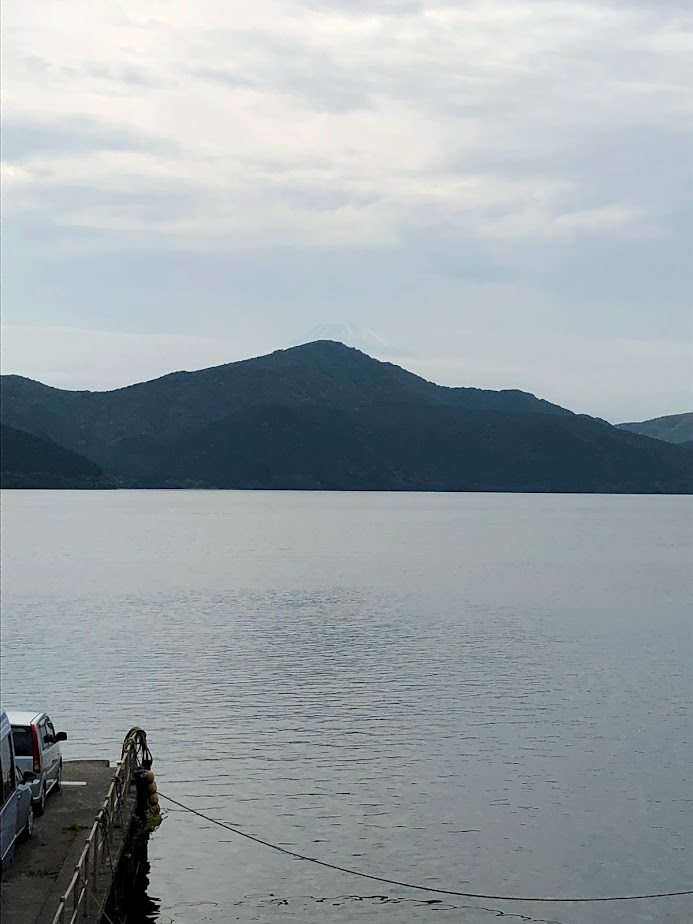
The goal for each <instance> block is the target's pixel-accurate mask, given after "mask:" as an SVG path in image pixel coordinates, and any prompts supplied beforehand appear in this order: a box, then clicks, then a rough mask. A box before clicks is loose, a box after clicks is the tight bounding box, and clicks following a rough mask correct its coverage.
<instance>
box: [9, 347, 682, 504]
mask: <svg viewBox="0 0 693 924" xmlns="http://www.w3.org/2000/svg"><path fill="white" fill-rule="evenodd" d="M2 386H3V387H2V398H3V402H2V415H3V420H4V421H5V422H6V423H8V424H11V425H13V426H18V427H21V428H22V429H25V430H29V431H31V432H33V433H35V434H36V435H38V436H41V437H49V438H51V439H53V440H54V441H55V442H56V443H60V444H61V445H63V446H65V447H67V448H68V449H72V450H76V451H79V452H80V453H82V454H84V455H86V456H88V457H89V458H91V459H93V460H95V461H96V462H97V463H99V464H100V465H102V466H103V467H104V468H105V469H106V470H107V471H108V472H110V473H112V474H114V475H116V476H118V478H119V481H120V483H121V484H125V485H131V486H151V487H156V486H179V485H193V486H203V487H224V488H227V487H233V488H305V489H332V490H351V489H362V490H412V491H414V490H434V491H468V490H471V491H474V490H476V491H481V490H487V491H565V492H568V491H586V492H587V491H589V492H633V493H642V492H646V493H688V492H690V491H691V490H692V487H691V462H693V454H691V452H690V451H689V450H687V449H685V448H681V447H678V446H671V445H668V444H665V443H662V442H661V441H658V440H653V439H649V438H647V437H645V436H640V435H638V434H634V433H630V432H627V431H625V430H620V429H618V428H616V427H613V426H611V425H610V424H608V423H606V422H605V421H600V420H595V419H593V418H589V417H585V416H583V415H576V414H572V413H571V412H570V411H568V410H566V409H565V408H562V407H559V406H558V405H555V404H551V403H550V402H548V401H544V400H542V399H540V398H537V397H535V396H534V395H531V394H528V393H526V392H521V391H514V390H509V391H487V390H482V389H475V388H446V387H443V386H440V385H436V384H434V383H432V382H428V381H426V380H425V379H422V378H419V377H418V376H416V375H413V374H412V373H410V372H407V371H406V370H404V369H401V368H400V367H398V366H395V365H392V364H390V363H384V362H379V361H377V360H374V359H372V358H370V357H369V356H366V355H365V354H364V353H361V352H360V351H358V350H356V349H352V348H350V347H346V346H344V345H343V344H340V343H335V342H330V341H317V342H313V343H309V344H304V345H302V346H300V347H295V348H292V349H288V350H279V351H277V352H275V353H272V354H270V355H268V356H262V357H258V358H256V359H250V360H245V361H242V362H237V363H231V364H228V365H223V366H216V367H214V368H211V369H203V370H201V371H199V372H192V373H188V372H177V373H172V374H171V375H167V376H164V377H162V378H160V379H155V380H153V381H151V382H144V383H140V384H138V385H131V386H129V387H127V388H121V389H118V390H116V391H111V392H87V391H82V392H67V391H62V390H60V389H56V388H50V387H48V386H46V385H42V384H40V383H38V382H33V381H31V380H30V379H25V378H22V377H20V376H5V377H4V378H3V383H2Z"/></svg>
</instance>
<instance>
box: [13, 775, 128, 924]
mask: <svg viewBox="0 0 693 924" xmlns="http://www.w3.org/2000/svg"><path fill="white" fill-rule="evenodd" d="M114 772H115V770H114V768H113V767H111V766H109V762H108V761H107V760H69V761H65V763H64V764H63V783H64V784H66V785H63V787H62V789H61V791H60V792H57V793H56V792H53V793H51V794H50V795H49V796H48V799H47V800H46V811H45V813H44V814H43V815H42V816H41V817H40V818H36V820H35V822H34V835H33V837H32V838H31V839H30V840H28V841H24V842H22V843H20V844H17V849H16V852H15V857H14V860H13V862H12V865H11V866H10V869H9V871H7V872H5V873H4V875H3V882H2V886H0V920H1V921H2V924H50V922H51V921H52V920H53V917H54V915H55V912H56V911H57V910H58V904H59V901H60V896H61V895H63V894H64V892H65V889H66V888H67V886H68V885H69V882H70V879H71V878H72V874H73V873H74V870H75V866H76V864H77V861H78V860H79V856H80V854H81V852H82V849H83V848H84V844H85V843H86V839H87V836H88V834H89V831H90V830H91V826H92V825H93V824H94V819H95V818H96V816H97V814H98V813H99V810H100V809H101V806H102V804H103V801H104V799H105V798H106V793H107V792H108V787H109V786H110V785H111V780H112V779H113V774H114ZM72 783H84V784H85V785H78V786H75V785H70V784H72Z"/></svg>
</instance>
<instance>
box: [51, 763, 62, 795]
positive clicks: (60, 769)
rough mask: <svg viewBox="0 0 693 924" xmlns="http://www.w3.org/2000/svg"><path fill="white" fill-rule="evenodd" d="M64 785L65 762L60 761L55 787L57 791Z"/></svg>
mask: <svg viewBox="0 0 693 924" xmlns="http://www.w3.org/2000/svg"><path fill="white" fill-rule="evenodd" d="M62 785H63V762H62V760H61V761H60V764H59V765H58V776H57V777H56V779H55V786H54V787H53V788H54V789H55V791H56V792H60V790H61V788H62Z"/></svg>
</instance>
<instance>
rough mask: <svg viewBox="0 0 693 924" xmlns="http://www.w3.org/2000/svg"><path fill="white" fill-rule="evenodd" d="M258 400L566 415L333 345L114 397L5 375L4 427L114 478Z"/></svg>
mask: <svg viewBox="0 0 693 924" xmlns="http://www.w3.org/2000/svg"><path fill="white" fill-rule="evenodd" d="M259 402H269V403H275V404H286V405H291V406H301V405H310V404H315V403H321V404H324V405H329V406H331V407H335V408H342V409H349V410H354V409H356V408H359V407H362V406H364V405H368V404H372V403H374V402H386V403H391V404H403V405H408V404H410V403H411V402H423V403H425V404H432V405H437V404H443V405H446V406H450V407H461V408H480V409H487V410H491V409H495V410H508V411H512V410H529V411H540V412H545V413H551V414H569V411H566V410H565V409H564V408H561V407H558V406H557V405H554V404H550V403H549V402H548V401H543V400H541V399H539V398H536V397H534V395H530V394H527V393H526V392H521V391H486V390H483V389H477V388H445V387H443V386H441V385H435V384H433V383H432V382H427V381H426V380H425V379H422V378H419V376H417V375H414V374H413V373H411V372H407V371H405V370H404V369H401V368H400V367H399V366H394V365H392V364H391V363H383V362H379V361H378V360H375V359H371V357H369V356H366V355H365V354H364V353H361V352H360V351H359V350H356V349H352V348H351V347H347V346H344V345H343V344H341V343H335V342H331V341H317V342H314V343H308V344H304V345H303V346H299V347H293V348H292V349H288V350H278V351H277V352H275V353H271V354H269V355H268V356H260V357H258V358H256V359H247V360H243V361H241V362H235V363H229V364H227V365H223V366H214V367H212V368H210V369H202V370H200V371H199V372H174V373H171V374H170V375H166V376H163V377H162V378H159V379H154V380H153V381H151V382H143V383H141V384H138V385H130V386H128V387H127V388H119V389H117V390H115V391H108V392H89V391H63V390H61V389H59V388H51V387H49V386H47V385H42V384H40V383H39V382H34V381H32V380H31V379H25V378H22V377H21V376H16V375H8V376H3V377H2V420H3V422H5V423H7V424H10V425H11V426H15V427H19V428H21V429H23V430H28V431H30V432H31V433H35V434H37V435H38V436H42V437H47V438H49V439H53V440H55V441H56V442H57V443H59V444H60V445H62V446H66V447H67V448H69V449H73V450H74V451H76V452H81V453H83V454H84V455H86V456H88V457H89V458H91V459H94V460H95V461H96V462H98V463H99V464H100V465H102V466H104V467H105V468H106V469H107V470H108V471H118V472H121V471H124V472H136V473H140V472H141V471H142V459H143V458H146V456H147V455H148V453H149V452H150V451H151V450H152V449H153V447H154V446H155V445H157V444H158V443H159V442H160V441H162V440H168V439H171V438H175V437H178V436H179V435H180V434H181V433H182V432H183V431H186V430H190V429H193V428H196V427H199V426H202V425H203V424H205V423H212V422H213V421H215V420H218V419H219V418H221V417H224V416H226V415H228V414H232V413H234V412H238V411H241V410H243V409H246V408H250V407H252V406H253V405H255V404H257V403H259Z"/></svg>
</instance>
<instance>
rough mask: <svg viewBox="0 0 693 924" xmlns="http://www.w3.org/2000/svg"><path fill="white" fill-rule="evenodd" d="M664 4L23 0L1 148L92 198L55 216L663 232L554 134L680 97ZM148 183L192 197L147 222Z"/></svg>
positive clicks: (683, 81)
mask: <svg viewBox="0 0 693 924" xmlns="http://www.w3.org/2000/svg"><path fill="white" fill-rule="evenodd" d="M669 9H670V11H671V13H670V14H669V15H667V13H666V10H665V11H664V12H662V10H661V9H660V10H659V11H652V10H648V9H647V8H646V7H638V6H637V5H636V6H634V7H633V6H628V5H625V4H611V5H608V4H607V5H606V6H604V4H596V3H585V2H583V3H571V2H561V3H555V2H551V3H548V2H537V0H535V2H531V3H527V4H517V3H514V2H510V0H492V2H486V3H474V2H472V3H469V4H464V5H459V4H451V3H446V2H430V3H426V4H424V3H377V2H375V3H368V4H350V5H349V6H344V5H338V4H333V5H329V4H327V5H324V4H315V3H307V2H299V0H285V2H282V3H281V4H280V3H277V2H271V0H265V2H259V3H257V4H253V5H252V8H251V7H250V6H249V5H247V4H241V3H233V2H232V3H228V2H224V3H222V2H219V0H203V2H201V3H200V4H196V6H195V8H194V10H193V9H192V8H188V7H186V6H185V5H183V4H180V3H163V2H155V3H152V4H148V5H147V7H146V13H145V12H143V10H142V9H140V8H138V7H137V6H136V5H134V4H132V3H126V4H124V5H123V6H122V10H124V13H123V14H118V13H117V12H115V8H114V10H112V9H111V8H110V7H109V6H108V5H106V4H105V3H98V2H97V3H94V2H89V3H86V2H84V0H81V2H76V3H75V4H74V5H73V6H72V7H71V11H70V15H69V16H67V15H65V12H64V10H63V9H62V8H60V10H59V9H58V8H57V7H53V6H52V5H50V4H45V3H41V2H36V0H33V2H29V3H27V4H26V5H23V6H22V10H20V11H13V12H12V14H11V15H10V16H9V23H7V22H6V26H5V29H6V32H7V33H8V35H7V41H6V49H7V52H6V56H7V57H9V61H7V62H6V64H5V69H6V84H7V85H8V86H9V93H7V94H6V100H5V111H6V120H7V121H6V126H5V133H6V137H7V142H6V156H7V159H8V161H9V165H10V167H15V168H17V169H19V168H21V169H23V170H24V171H26V172H27V175H28V176H29V177H30V179H31V182H32V183H33V185H34V186H36V187H37V188H40V189H41V192H42V194H43V192H44V191H45V190H46V189H47V188H54V187H58V186H64V187H69V188H74V187H75V186H82V187H85V188H89V189H92V190H94V191H95V192H97V193H102V194H103V196H104V200H103V203H102V206H101V208H99V209H92V210H90V211H88V212H84V211H83V210H78V211H77V213H76V214H70V210H69V208H63V210H62V212H61V213H60V214H56V215H54V216H53V217H54V220H56V221H58V222H60V223H63V224H69V223H77V224H85V223H87V224H91V225H93V226H94V227H95V228H104V227H105V228H108V227H118V228H122V227H126V226H127V224H128V222H129V223H130V225H131V228H132V230H133V231H138V230H148V231H156V232H159V233H161V234H162V235H166V236H173V237H176V236H178V237H180V236H182V237H183V238H185V239H186V241H187V240H189V239H190V237H191V236H196V235H200V234H202V235H209V236H215V235H219V234H225V233H232V234H236V233H237V234H240V235H253V236H257V237H258V239H259V242H260V244H261V241H262V239H263V237H264V234H265V233H267V234H269V235H270V236H272V237H274V238H276V236H277V235H286V234H287V233H288V234H291V235H292V237H293V240H294V242H295V241H296V240H298V241H300V242H302V243H306V244H321V243H324V242H325V241H328V242H330V243H331V244H335V245H350V244H353V243H354V242H357V241H361V240H362V239H363V236H364V235H366V236H367V237H368V239H369V240H371V241H372V242H373V243H374V244H375V243H378V242H379V243H381V244H383V245H386V246H387V245H391V244H392V243H393V242H395V241H397V240H398V233H399V230H400V228H401V227H402V225H403V224H406V222H407V221H408V219H409V218H410V217H411V216H413V215H417V216H418V215H421V214H423V215H424V216H428V217H429V219H430V220H432V221H438V220H440V221H445V220H446V219H448V218H452V219H454V220H456V221H458V222H459V223H460V224H461V225H468V226H474V225H475V224H476V223H480V225H481V226H482V228H488V227H492V228H499V227H502V228H503V233H504V234H506V235H508V234H513V233H516V234H517V235H519V236H522V237H524V236H526V235H527V234H529V235H532V234H537V235H538V236H539V237H543V236H545V235H546V234H547V233H552V232H553V231H554V230H555V229H556V227H557V226H558V227H559V228H560V231H561V233H562V234H566V233H568V232H573V233H575V234H583V233H588V232H591V231H594V232H595V233H598V234H601V233H603V231H604V228H605V224H606V223H608V224H609V226H610V230H611V233H614V234H617V233H619V232H620V231H624V232H625V233H627V232H628V228H629V225H634V224H637V223H638V222H640V221H641V220H643V218H644V220H645V221H647V222H648V223H650V224H652V225H653V226H657V223H658V215H657V212H658V211H659V207H658V204H657V201H656V200H654V199H651V200H649V201H647V202H646V203H644V204H643V202H642V198H643V196H642V189H638V188H636V184H635V183H634V182H632V183H630V184H629V185H628V187H627V188H625V189H624V188H621V189H619V190H618V193H617V195H618V198H616V199H614V193H613V192H612V191H610V189H609V188H608V187H607V186H605V185H604V186H601V187H598V188H595V184H594V182H593V180H592V179H591V178H588V177H586V176H584V175H581V171H580V166H579V164H577V163H576V162H575V161H574V160H572V162H571V159H570V156H569V155H568V154H567V151H566V148H568V147H569V146H570V144H571V143H572V141H574V139H575V137H576V136H578V135H579V136H580V137H581V138H582V139H583V142H582V147H583V148H584V147H585V146H589V145H585V138H586V137H590V136H591V137H592V138H593V140H594V141H595V142H598V141H599V138H600V135H601V133H603V132H607V131H608V132H611V133H612V135H613V133H614V131H616V132H618V130H619V127H620V130H621V131H622V132H624V133H628V132H632V131H633V129H634V127H636V126H639V125H642V124H643V123H644V122H645V123H649V124H650V125H651V126H652V127H655V126H657V125H661V124H668V123H669V122H670V121H671V119H672V116H673V115H677V114H678V115H682V114H683V113H684V112H686V111H690V98H689V97H690V94H689V92H688V75H687V71H686V64H685V59H686V45H687V42H688V40H689V39H690V33H688V32H687V31H685V29H684V28H683V26H682V24H681V22H680V21H679V19H677V18H676V17H675V16H674V15H673V13H674V12H675V11H676V9H677V7H676V6H675V5H674V4H672V5H670V7H669ZM39 12H40V13H41V19H40V20H39V19H38V15H37V14H38V13H39ZM77 22H79V23H80V26H81V28H79V29H75V28H74V26H75V23H77ZM29 34H31V37H32V41H31V53H30V54H29V52H28V48H27V39H26V36H27V35H29ZM15 39H16V41H15ZM37 61H41V62H42V69H41V70H40V72H39V77H38V79H37V73H36V68H37ZM623 153H624V154H625V153H626V152H625V150H624V151H623ZM537 163H539V164H540V165H541V166H540V172H537ZM640 179H641V178H640ZM152 184H157V185H159V186H163V185H165V184H168V188H170V189H171V191H172V193H175V192H176V190H179V189H180V188H181V187H184V188H186V189H189V190H195V193H196V197H197V208H196V209H194V210H191V209H189V208H187V207H185V208H183V209H182V210H181V212H180V214H179V215H178V218H177V220H176V219H173V220H172V218H171V216H170V215H168V214H167V215H166V216H165V217H163V218H162V220H161V221H160V222H158V223H157V222H156V221H155V220H153V217H152V216H151V215H149V216H148V218H147V219H146V220H145V219H143V216H142V210H140V209H137V208H135V207H133V208H132V209H131V210H130V211H128V209H127V208H124V207H123V203H122V202H118V203H115V202H113V200H112V198H111V197H112V196H113V195H114V194H116V195H117V194H118V193H121V192H122V191H123V190H127V191H128V192H130V193H132V194H133V196H136V195H137V193H138V191H140V190H145V189H146V188H148V187H150V186H151V185H152ZM586 194H587V195H588V196H589V197H590V199H592V200H594V201H591V202H590V203H589V208H587V209H586V208H585V207H584V205H582V204H581V203H582V200H583V198H584V197H585V195H586ZM8 198H9V202H10V204H12V202H13V191H12V186H11V185H10V188H9V190H8ZM537 199H540V200H541V208H540V209H536V208H534V207H533V205H532V203H533V202H536V200H537ZM643 212H645V215H643ZM570 214H573V215H583V216H587V215H601V216H602V219H603V220H599V221H597V220H592V219H588V218H586V217H585V218H584V219H578V218H574V219H566V218H565V216H566V215H570ZM615 215H618V216H619V220H617V221H616V220H614V216H615ZM530 216H531V217H530ZM607 216H611V217H610V218H609V217H607Z"/></svg>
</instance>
